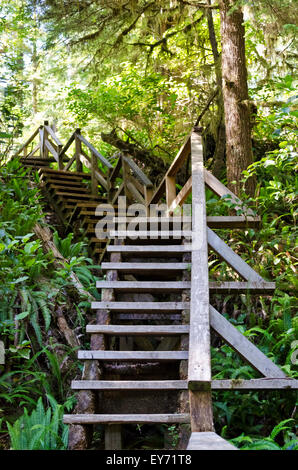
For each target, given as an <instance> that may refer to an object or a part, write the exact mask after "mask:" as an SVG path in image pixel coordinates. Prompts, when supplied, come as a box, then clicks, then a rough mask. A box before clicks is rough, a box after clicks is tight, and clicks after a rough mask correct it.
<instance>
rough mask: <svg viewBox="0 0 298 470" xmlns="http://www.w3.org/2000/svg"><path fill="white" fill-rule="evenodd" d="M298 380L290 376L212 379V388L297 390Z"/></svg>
mask: <svg viewBox="0 0 298 470" xmlns="http://www.w3.org/2000/svg"><path fill="white" fill-rule="evenodd" d="M297 389H298V380H296V379H290V378H275V379H271V378H267V377H265V378H263V379H250V380H242V379H232V380H212V390H244V391H246V390H297Z"/></svg>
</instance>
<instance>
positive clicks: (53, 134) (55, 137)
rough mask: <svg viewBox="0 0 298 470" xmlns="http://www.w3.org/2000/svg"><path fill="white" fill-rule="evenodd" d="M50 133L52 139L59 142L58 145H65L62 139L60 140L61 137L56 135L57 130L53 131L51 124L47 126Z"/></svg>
mask: <svg viewBox="0 0 298 470" xmlns="http://www.w3.org/2000/svg"><path fill="white" fill-rule="evenodd" d="M45 128H46V130H47V132H48V134H50V136H51V137H52V139H53V140H54V142H55V143H56V144H57V145H62V147H63V144H62V142H61V140H59V138H58V137H57V136H56V134H55V132H54V131H53V129H52V128H51V127H50V126H45Z"/></svg>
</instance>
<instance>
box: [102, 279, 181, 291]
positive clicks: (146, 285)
mask: <svg viewBox="0 0 298 470" xmlns="http://www.w3.org/2000/svg"><path fill="white" fill-rule="evenodd" d="M96 287H97V288H99V289H104V288H108V289H115V290H116V291H123V292H151V291H154V292H175V291H181V290H183V289H190V282H182V281H168V282H164V281H113V282H108V281H97V282H96Z"/></svg>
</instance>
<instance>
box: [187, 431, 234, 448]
mask: <svg viewBox="0 0 298 470" xmlns="http://www.w3.org/2000/svg"><path fill="white" fill-rule="evenodd" d="M187 450H238V449H237V447H235V446H233V445H232V444H230V443H229V442H227V441H226V440H225V439H223V438H222V437H220V436H219V435H218V434H216V433H215V432H192V433H191V436H190V439H189V443H188V446H187Z"/></svg>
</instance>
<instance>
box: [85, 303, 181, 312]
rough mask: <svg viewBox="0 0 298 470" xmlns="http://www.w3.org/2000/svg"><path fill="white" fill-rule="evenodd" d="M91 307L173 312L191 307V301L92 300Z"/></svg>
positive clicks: (119, 310)
mask: <svg viewBox="0 0 298 470" xmlns="http://www.w3.org/2000/svg"><path fill="white" fill-rule="evenodd" d="M91 308H100V309H107V310H116V311H117V312H125V311H126V310H129V311H130V312H133V311H141V312H146V311H148V310H149V311H152V310H160V311H165V312H171V311H175V310H184V309H188V308H189V302H92V303H91Z"/></svg>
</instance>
